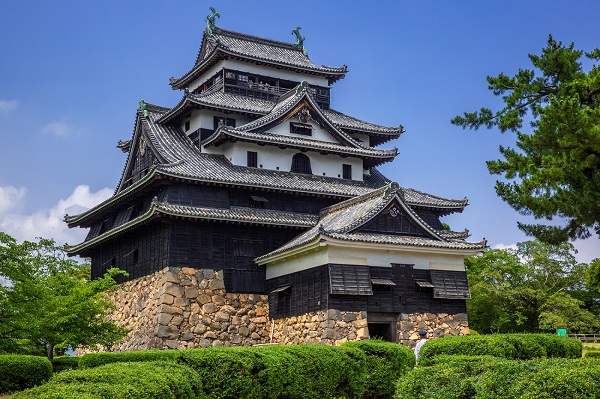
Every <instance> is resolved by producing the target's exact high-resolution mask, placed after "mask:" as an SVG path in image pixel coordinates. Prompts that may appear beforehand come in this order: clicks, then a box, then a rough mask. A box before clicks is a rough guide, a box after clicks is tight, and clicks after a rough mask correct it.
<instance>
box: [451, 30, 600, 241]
mask: <svg viewBox="0 0 600 399" xmlns="http://www.w3.org/2000/svg"><path fill="white" fill-rule="evenodd" d="M582 55H583V52H582V51H580V50H575V49H574V44H573V43H571V44H570V45H569V46H563V44H562V43H561V42H556V41H555V40H554V39H553V38H552V36H550V37H549V39H548V45H547V47H546V48H544V49H543V50H542V54H541V55H531V54H530V55H529V59H530V60H531V63H532V64H533V66H534V69H519V72H518V73H517V74H516V75H514V76H513V77H509V76H507V75H505V74H503V73H501V74H499V75H498V76H496V77H491V76H488V77H487V81H488V88H489V89H490V90H491V91H492V92H493V93H494V95H496V96H502V100H503V101H504V107H503V108H502V109H500V110H497V111H492V110H491V109H489V108H481V110H479V111H476V112H471V113H468V112H466V113H464V115H463V116H457V117H455V118H454V119H452V121H451V123H452V124H454V125H458V126H462V127H463V128H471V129H475V130H477V129H479V128H480V127H481V126H485V127H487V128H492V127H494V126H495V127H497V128H498V129H499V130H500V131H501V132H503V133H504V132H506V131H513V132H515V133H516V136H517V141H516V146H517V148H518V149H513V148H505V147H503V146H500V153H501V154H502V155H503V157H504V159H499V160H495V161H488V162H487V167H488V170H489V171H490V173H492V174H499V175H504V178H505V179H507V182H501V181H497V182H496V192H497V193H498V195H499V196H500V198H502V199H503V200H504V201H506V202H507V203H508V204H509V205H510V206H511V207H513V208H514V209H516V210H517V211H519V212H520V213H522V214H524V215H533V216H534V217H535V218H537V219H539V218H546V219H548V220H552V219H553V218H555V217H558V218H559V219H561V220H562V221H563V223H564V225H563V226H557V225H541V224H523V223H519V227H520V228H521V229H522V230H523V231H525V232H526V233H527V234H530V235H533V236H535V237H536V238H538V239H540V240H542V241H546V242H550V243H555V244H556V243H559V242H562V241H566V240H567V239H575V238H588V237H590V236H591V233H590V229H593V230H595V232H596V234H598V235H600V68H599V67H598V65H595V64H593V65H592V66H591V67H590V68H589V70H588V71H586V70H584V67H583V65H582V63H581V62H580V59H581V58H582ZM585 57H586V58H587V59H589V60H590V61H588V63H590V62H591V63H593V62H594V61H598V60H599V59H600V49H595V50H594V51H592V52H591V53H586V54H585ZM525 121H530V123H529V125H530V129H527V130H528V131H525V129H523V124H524V122H525Z"/></svg>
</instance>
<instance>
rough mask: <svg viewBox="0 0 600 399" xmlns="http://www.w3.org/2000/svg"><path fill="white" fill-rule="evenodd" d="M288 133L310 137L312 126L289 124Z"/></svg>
mask: <svg viewBox="0 0 600 399" xmlns="http://www.w3.org/2000/svg"><path fill="white" fill-rule="evenodd" d="M290 133H294V134H301V135H303V136H312V126H311V125H308V124H305V123H296V122H290Z"/></svg>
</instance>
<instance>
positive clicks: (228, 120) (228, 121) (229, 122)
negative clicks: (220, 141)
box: [213, 116, 235, 130]
mask: <svg viewBox="0 0 600 399" xmlns="http://www.w3.org/2000/svg"><path fill="white" fill-rule="evenodd" d="M213 121H214V125H215V130H217V128H218V127H219V122H220V121H223V124H224V125H225V126H229V127H235V119H233V118H224V117H221V116H215V117H214V118H213Z"/></svg>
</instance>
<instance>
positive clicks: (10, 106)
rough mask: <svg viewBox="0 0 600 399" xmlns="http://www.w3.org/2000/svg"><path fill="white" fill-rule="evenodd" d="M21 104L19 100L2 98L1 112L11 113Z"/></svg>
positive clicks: (0, 102)
mask: <svg viewBox="0 0 600 399" xmlns="http://www.w3.org/2000/svg"><path fill="white" fill-rule="evenodd" d="M18 106H19V101H17V100H0V112H2V113H9V112H11V111H14V110H15V109H17V107H18Z"/></svg>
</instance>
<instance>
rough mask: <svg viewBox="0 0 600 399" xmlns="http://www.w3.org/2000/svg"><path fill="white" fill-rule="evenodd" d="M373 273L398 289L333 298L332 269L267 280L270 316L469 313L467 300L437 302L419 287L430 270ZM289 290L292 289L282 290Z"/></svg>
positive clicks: (383, 288) (405, 267) (375, 287)
mask: <svg viewBox="0 0 600 399" xmlns="http://www.w3.org/2000/svg"><path fill="white" fill-rule="evenodd" d="M360 267H366V266H360ZM369 269H370V272H371V278H372V279H388V280H391V281H393V282H394V283H395V284H396V285H395V286H386V285H376V284H373V295H331V294H329V268H328V265H323V266H318V267H315V268H311V269H308V270H303V271H300V272H296V273H292V274H288V275H285V276H280V277H276V278H274V279H270V280H267V290H268V291H269V312H270V316H271V317H273V318H276V319H277V318H282V317H291V316H300V315H302V314H305V313H310V312H316V311H320V310H325V309H337V310H340V311H353V312H358V311H371V312H381V313H448V314H456V313H465V312H466V302H465V301H464V300H454V299H436V298H434V297H433V289H432V288H419V287H418V285H417V284H416V281H417V280H424V281H427V280H430V276H429V270H421V269H414V268H413V266H412V265H396V264H395V265H392V267H374V266H369ZM285 287H289V288H286V289H285V290H281V289H282V288H285ZM278 289H279V291H278ZM273 291H277V292H273ZM280 299H281V300H280Z"/></svg>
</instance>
